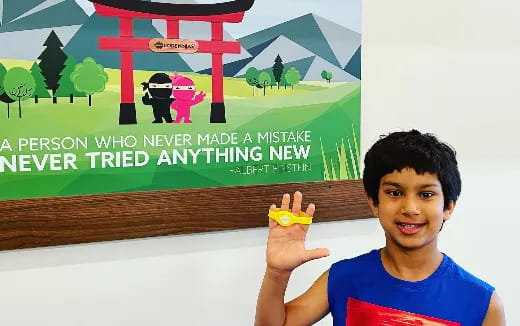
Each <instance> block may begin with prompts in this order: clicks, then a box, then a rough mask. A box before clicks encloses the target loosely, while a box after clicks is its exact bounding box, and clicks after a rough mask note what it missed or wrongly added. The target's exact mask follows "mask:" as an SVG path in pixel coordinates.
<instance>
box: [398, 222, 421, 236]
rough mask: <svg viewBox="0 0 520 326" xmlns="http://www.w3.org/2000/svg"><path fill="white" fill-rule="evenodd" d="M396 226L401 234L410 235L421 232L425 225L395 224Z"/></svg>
mask: <svg viewBox="0 0 520 326" xmlns="http://www.w3.org/2000/svg"><path fill="white" fill-rule="evenodd" d="M396 225H397V228H398V229H399V231H401V233H403V234H406V235H412V234H416V233H417V232H419V231H421V230H422V229H423V227H424V226H425V225H426V223H396Z"/></svg>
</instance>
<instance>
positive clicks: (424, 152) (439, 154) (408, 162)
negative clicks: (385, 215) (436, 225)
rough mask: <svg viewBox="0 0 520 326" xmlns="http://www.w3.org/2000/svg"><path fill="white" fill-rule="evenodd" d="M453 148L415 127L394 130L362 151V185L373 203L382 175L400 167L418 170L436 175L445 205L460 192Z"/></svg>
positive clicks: (377, 202)
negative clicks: (363, 167)
mask: <svg viewBox="0 0 520 326" xmlns="http://www.w3.org/2000/svg"><path fill="white" fill-rule="evenodd" d="M455 156H456V154H455V150H454V149H453V148H451V147H450V146H449V145H448V144H446V143H443V142H440V141H439V140H438V139H437V138H436V137H435V136H434V135H432V134H428V133H424V134H423V133H421V132H419V131H417V130H415V129H414V130H410V131H400V132H393V133H390V134H388V135H386V136H381V138H380V139H379V140H378V141H377V142H376V143H375V144H374V145H373V146H372V147H371V148H370V149H369V150H368V152H367V154H366V155H365V169H364V171H363V185H364V187H365V191H366V193H367V195H368V197H370V198H371V199H372V200H373V201H374V203H375V205H378V204H379V199H378V192H379V183H380V181H381V178H382V177H383V176H384V175H386V174H389V173H392V172H394V171H396V170H397V171H401V170H402V169H403V168H412V169H414V170H415V172H416V173H418V174H423V173H425V172H429V173H434V174H436V175H437V178H438V179H439V181H440V183H441V185H442V193H443V195H444V209H446V208H448V205H449V204H450V203H451V202H453V201H456V200H457V198H458V197H459V195H460V189H461V180H460V173H459V169H458V167H457V159H456V158H455Z"/></svg>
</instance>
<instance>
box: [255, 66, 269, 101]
mask: <svg viewBox="0 0 520 326" xmlns="http://www.w3.org/2000/svg"><path fill="white" fill-rule="evenodd" d="M270 83H271V76H270V75H269V73H268V72H266V71H262V72H261V73H260V75H258V84H259V85H260V86H262V87H263V88H264V96H265V89H266V87H267V85H269V84H270Z"/></svg>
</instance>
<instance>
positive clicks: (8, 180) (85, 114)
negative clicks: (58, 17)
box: [0, 60, 360, 199]
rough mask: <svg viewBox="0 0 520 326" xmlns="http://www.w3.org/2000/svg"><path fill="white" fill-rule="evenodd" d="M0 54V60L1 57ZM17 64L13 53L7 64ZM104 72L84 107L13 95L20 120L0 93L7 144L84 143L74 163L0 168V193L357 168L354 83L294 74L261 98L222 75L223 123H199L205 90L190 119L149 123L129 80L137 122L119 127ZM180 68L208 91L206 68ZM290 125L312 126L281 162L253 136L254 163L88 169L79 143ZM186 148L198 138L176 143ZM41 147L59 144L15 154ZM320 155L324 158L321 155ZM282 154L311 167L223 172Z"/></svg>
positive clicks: (205, 116) (245, 180)
mask: <svg viewBox="0 0 520 326" xmlns="http://www.w3.org/2000/svg"><path fill="white" fill-rule="evenodd" d="M0 62H2V63H3V64H4V65H6V64H5V60H0ZM10 63H13V62H10ZM19 63H20V62H18V61H17V62H14V63H13V64H19ZM22 63H23V62H22ZM6 66H8V65H6ZM29 66H30V64H29ZM107 73H108V74H109V83H108V84H107V88H106V90H105V91H104V92H102V93H98V94H94V96H93V98H92V100H93V106H92V107H88V105H87V103H88V102H87V98H75V99H74V103H73V104H70V103H68V98H59V99H58V102H59V103H58V104H57V105H56V104H52V100H51V99H40V103H39V104H35V103H34V101H33V99H29V100H27V101H24V102H22V114H23V118H22V119H19V118H18V106H17V103H13V104H11V118H10V119H7V114H6V104H5V103H1V102H0V144H1V141H3V139H8V140H9V142H11V144H13V147H15V145H16V143H17V140H18V139H19V138H21V137H23V138H30V137H35V138H39V137H67V136H69V137H89V148H88V149H87V150H77V151H74V153H76V154H77V155H78V167H80V169H79V170H66V171H48V170H45V171H42V172H17V173H12V172H4V173H0V199H14V198H27V197H46V196H56V195H77V194H93V193H110V192H125V191H136V190H158V189H180V188H198V187H215V186H222V185H246V184H247V185H250V184H267V183H280V182H297V181H301V182H305V181H319V180H329V179H331V180H332V179H338V178H341V179H346V178H355V177H356V173H357V177H359V165H358V163H354V162H356V159H357V160H358V161H359V142H358V140H359V128H360V124H359V122H360V90H359V84H355V83H338V84H335V85H324V84H325V83H323V84H322V83H320V82H312V83H309V84H305V83H303V84H301V85H298V86H297V87H295V90H294V91H293V90H291V89H290V88H288V89H287V90H285V89H280V90H277V89H276V88H273V89H272V90H271V89H267V90H266V91H267V94H268V95H269V96H265V97H264V96H263V95H258V94H259V93H257V95H256V96H254V97H253V96H252V91H251V87H250V86H249V85H247V83H246V82H245V81H244V80H243V79H234V78H226V79H225V97H226V117H227V123H225V124H210V123H209V115H210V101H211V96H210V95H209V94H208V96H207V97H206V99H205V101H204V102H203V103H201V104H199V105H197V106H194V107H193V108H192V120H193V123H192V124H152V123H151V121H152V119H153V115H152V110H151V107H149V106H145V105H143V104H142V102H141V94H142V90H141V89H140V88H139V87H136V95H135V103H136V111H137V121H138V124H136V125H125V126H121V125H119V124H118V117H119V97H120V95H119V86H118V82H119V71H118V70H111V69H107ZM151 74H153V72H142V71H136V72H135V77H134V80H135V84H136V85H139V83H140V81H144V80H148V78H149V76H150V75H151ZM186 75H188V76H190V78H192V79H193V80H194V81H195V83H196V85H197V88H198V89H201V90H205V91H206V92H207V93H209V91H210V83H211V77H210V76H205V75H198V74H186ZM259 91H261V90H259ZM298 130H310V131H311V135H312V137H311V142H310V145H311V150H310V153H309V157H308V158H307V159H306V160H305V161H302V160H300V161H298V160H295V159H293V160H288V161H283V162H272V161H269V160H268V159H267V158H266V156H267V154H268V152H267V147H268V145H266V144H263V145H262V146H263V149H262V150H263V153H264V159H263V160H262V161H259V162H254V161H249V162H245V163H244V162H239V163H218V164H215V163H209V164H208V163H205V162H199V163H197V164H187V165H174V166H169V165H160V166H157V165H155V164H148V165H146V166H144V167H130V168H110V169H90V168H89V161H88V159H87V158H84V153H85V152H87V151H90V152H92V151H101V150H100V149H98V148H96V146H94V142H93V141H92V140H93V137H94V136H97V137H100V136H130V135H131V136H134V137H136V138H137V139H138V140H141V139H142V138H143V137H144V136H145V135H152V134H162V135H171V134H189V135H191V136H192V137H193V138H195V137H196V135H197V134H199V133H217V134H218V133H232V132H235V133H238V134H239V135H240V137H241V138H243V136H244V135H245V134H246V133H248V132H249V133H251V134H252V135H256V133H258V132H266V131H298ZM254 145H256V142H255V143H254V144H243V143H242V142H240V143H239V144H237V145H233V146H237V147H244V146H250V147H252V146H254ZM273 145H276V146H277V145H280V144H273ZM303 145H305V144H303ZM187 147H191V148H196V147H202V146H196V145H194V146H184V147H183V146H178V147H176V148H178V149H182V148H187ZM207 147H215V146H207ZM217 147H218V146H217ZM220 147H221V148H223V147H226V146H220ZM163 149H168V150H171V148H168V147H162V148H144V147H143V145H142V144H138V145H137V146H136V147H135V148H117V147H116V148H111V149H109V150H106V151H110V152H117V151H121V150H146V151H147V152H148V153H149V154H150V156H151V159H152V160H156V159H157V157H158V155H159V153H160V151H161V150H163ZM51 152H61V151H52V150H51V151H46V150H43V151H38V152H27V151H25V152H24V153H23V154H37V155H39V156H41V155H43V154H45V153H51ZM338 153H339V154H338ZM13 154H19V153H18V150H17V149H16V148H15V149H14V151H13V152H10V151H8V150H5V149H4V150H3V151H0V156H8V157H10V156H11V155H13ZM324 158H325V160H326V162H327V164H326V165H325V164H324V163H323V162H324ZM358 161H357V162H358ZM331 162H332V163H331ZM349 162H351V163H349ZM282 163H299V164H302V163H306V164H309V165H310V166H312V169H310V170H307V171H304V172H295V173H269V174H260V173H259V174H245V173H244V174H240V173H238V174H237V173H231V172H230V170H233V169H236V168H237V167H238V168H241V167H244V166H246V165H254V164H270V165H276V164H282ZM349 164H350V165H349ZM353 164H356V165H355V166H354V165H353ZM327 175H328V177H329V178H328V179H327V177H326V176H327Z"/></svg>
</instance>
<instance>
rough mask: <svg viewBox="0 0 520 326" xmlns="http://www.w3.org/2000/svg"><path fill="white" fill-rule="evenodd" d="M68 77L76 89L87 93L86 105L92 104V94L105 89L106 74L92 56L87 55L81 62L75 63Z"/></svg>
mask: <svg viewBox="0 0 520 326" xmlns="http://www.w3.org/2000/svg"><path fill="white" fill-rule="evenodd" d="M70 79H71V80H72V82H73V83H74V88H76V90H78V91H79V92H83V93H85V94H87V95H88V106H92V94H94V93H99V92H102V91H104V90H105V84H106V83H107V81H108V75H107V73H106V72H105V68H104V67H103V66H102V65H100V64H97V63H96V60H94V58H91V57H87V58H85V60H83V62H82V63H78V64H77V65H76V67H75V68H74V71H73V72H72V74H70Z"/></svg>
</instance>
